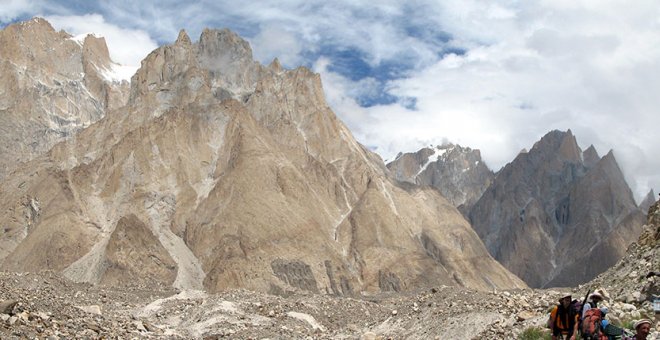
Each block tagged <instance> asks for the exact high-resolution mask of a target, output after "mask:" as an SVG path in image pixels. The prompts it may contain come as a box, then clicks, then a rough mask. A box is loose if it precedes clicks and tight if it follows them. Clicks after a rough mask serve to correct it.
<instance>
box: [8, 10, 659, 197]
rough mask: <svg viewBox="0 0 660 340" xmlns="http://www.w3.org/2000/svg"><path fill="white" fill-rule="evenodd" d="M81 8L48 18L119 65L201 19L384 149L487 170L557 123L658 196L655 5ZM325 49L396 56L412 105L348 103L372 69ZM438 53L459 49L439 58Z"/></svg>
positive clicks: (370, 81)
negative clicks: (452, 151) (350, 71)
mask: <svg viewBox="0 0 660 340" xmlns="http://www.w3.org/2000/svg"><path fill="white" fill-rule="evenodd" d="M0 1H2V0H0ZM5 1H7V0H5ZM9 1H10V4H12V6H8V7H6V8H3V9H0V19H2V18H7V17H10V16H15V15H17V14H15V13H19V12H21V11H24V10H23V8H27V7H25V6H23V5H25V4H31V5H33V6H37V5H38V4H41V5H40V6H42V7H43V6H44V5H43V4H45V2H41V1H37V0H34V1H28V2H19V1H15V0H9ZM35 4H37V5H35ZM94 6H95V8H96V9H97V10H96V11H95V12H98V13H102V14H103V17H101V16H94V15H91V16H89V15H88V16H78V17H74V16H66V17H59V18H60V20H59V21H58V22H53V24H54V26H56V27H58V28H65V29H67V30H69V31H71V33H74V34H77V33H84V32H89V31H95V32H98V33H99V34H101V35H104V36H105V37H106V39H107V40H108V45H109V48H110V51H111V53H113V58H114V59H115V60H116V61H119V62H121V63H129V64H130V63H135V62H136V61H139V59H141V58H143V57H144V56H146V54H147V53H148V52H149V51H150V50H151V49H152V48H154V47H155V43H154V42H153V40H154V39H155V40H157V41H161V42H166V41H174V39H176V33H177V32H178V30H179V29H180V28H185V29H186V30H187V31H188V32H189V33H190V35H191V37H192V38H193V39H195V38H196V37H197V36H199V33H200V32H201V30H202V29H203V28H204V27H218V28H222V27H229V28H230V29H233V30H235V31H238V32H239V33H241V34H242V35H243V36H244V37H245V38H246V39H247V40H249V41H250V42H251V44H252V48H253V50H254V53H255V57H256V58H257V59H258V60H260V61H261V62H263V63H269V62H270V61H271V60H272V59H273V58H274V57H279V59H280V61H281V62H282V63H283V64H284V65H285V66H286V67H296V66H298V65H300V64H307V65H314V69H315V70H316V71H317V72H320V73H321V74H322V78H323V82H324V88H325V89H326V94H327V96H328V102H329V103H330V104H331V105H332V107H333V108H334V109H335V111H336V113H337V114H338V115H339V116H340V118H341V119H342V120H344V121H345V122H346V123H347V125H348V126H349V127H350V128H351V129H352V131H353V132H354V134H355V136H356V137H357V138H358V140H359V141H360V142H362V143H363V144H365V145H368V146H372V147H377V151H378V152H379V153H380V154H381V155H382V156H383V157H384V158H391V157H392V156H393V155H395V154H396V153H397V152H399V151H416V150H417V149H419V148H421V147H422V146H425V145H428V144H429V143H434V144H440V143H442V141H443V140H449V141H451V142H454V143H460V144H463V145H466V146H470V147H474V148H480V149H481V150H482V155H483V157H484V158H485V160H486V161H487V162H488V164H489V166H491V167H492V168H494V169H498V168H499V167H501V166H503V165H504V164H505V163H506V162H508V161H510V160H511V159H512V158H513V157H514V156H515V154H516V153H517V152H518V151H519V150H521V149H523V148H527V149H529V148H530V147H531V146H532V145H533V143H534V142H535V141H536V140H538V139H539V138H540V137H541V136H543V135H544V134H545V133H547V132H548V131H549V130H551V129H560V130H566V129H569V128H570V129H571V130H572V131H573V133H574V134H575V135H576V136H577V138H578V141H579V142H580V144H581V146H582V147H583V148H586V147H587V146H588V145H589V144H594V146H596V148H597V149H598V151H599V153H600V154H601V155H603V154H605V153H607V152H608V151H609V150H610V149H614V150H615V155H616V157H617V159H618V160H619V163H620V165H621V167H622V169H623V170H624V172H625V174H626V176H627V178H628V181H629V183H630V185H631V186H632V187H633V190H634V191H635V193H636V195H637V196H638V197H639V196H641V195H643V194H645V193H646V191H647V190H648V189H649V188H651V187H652V188H655V189H656V192H658V191H660V171H658V169H660V160H659V158H658V157H657V156H655V153H657V151H656V150H655V149H656V146H657V145H658V144H660V134H657V133H654V131H653V127H655V126H659V125H660V115H658V114H657V109H656V108H658V107H660V96H658V95H657V94H658V93H660V76H658V75H660V35H659V34H658V33H657V32H659V31H660V3H658V2H657V1H656V0H638V1H635V2H633V3H631V2H625V1H619V0H605V1H603V0H536V1H507V0H501V1H486V0H442V1H434V0H428V1H425V0H422V1H414V2H410V1H395V0H386V1H381V2H378V4H375V5H374V3H373V2H368V1H366V0H357V1H355V0H351V1H348V0H338V1H331V2H328V1H300V0H285V1H252V2H246V3H244V4H241V6H236V5H235V3H233V2H230V1H224V0H222V1H208V0H201V1H199V2H195V3H193V4H189V3H185V2H180V1H174V0H163V1H161V2H159V3H158V4H154V3H151V2H140V1H133V0H130V1H129V0H117V1H112V2H99V3H97V4H96V5H94ZM94 6H93V7H94ZM37 7H38V6H37ZM65 7H66V6H65ZM69 10H70V11H72V12H74V13H75V11H74V10H73V9H71V8H70V9H69ZM52 11H53V10H51V12H52ZM63 11H64V10H63V9H60V10H59V12H58V13H60V14H62V13H63ZM46 12H48V11H46ZM10 13H12V14H10ZM65 14H67V13H65ZM68 14H70V13H68ZM78 14H80V13H78ZM76 18H77V19H76ZM104 18H105V20H104ZM48 19H49V20H51V21H53V19H52V17H49V18H48ZM69 19H70V20H69ZM125 27H130V29H127V28H125ZM146 32H148V34H147V33H146ZM132 34H135V36H132ZM113 37H116V38H113ZM150 37H153V39H152V38H150ZM328 46H331V47H332V48H334V49H335V51H337V50H349V51H354V52H355V51H357V52H359V53H357V54H356V55H359V56H361V57H363V58H364V62H366V63H368V64H369V65H371V66H378V65H379V63H382V62H387V63H394V64H397V63H398V64H403V65H405V67H404V70H406V73H405V74H404V75H400V76H401V77H404V78H400V79H394V78H391V79H389V80H386V81H387V83H386V84H385V88H386V89H388V90H389V91H390V94H391V95H395V96H398V97H399V98H406V99H405V100H408V101H409V100H410V98H413V99H414V100H415V103H416V106H415V107H416V110H410V109H406V108H405V107H404V106H403V105H401V104H399V103H395V104H392V105H378V106H373V107H369V108H364V107H360V106H359V105H358V104H357V101H356V100H355V97H356V96H372V95H373V91H374V90H375V89H378V88H381V87H382V84H379V83H378V81H383V79H382V77H381V78H379V79H378V81H376V80H374V78H373V75H371V76H372V78H365V79H362V80H360V81H359V82H354V81H351V80H350V79H348V78H346V77H342V76H341V75H339V74H337V73H333V72H331V71H330V70H332V69H333V68H332V67H329V65H331V64H332V63H333V61H336V60H332V58H333V57H335V56H332V55H326V56H324V55H322V53H324V52H326V50H327V48H328ZM448 48H453V49H455V50H456V51H465V53H457V54H446V51H447V49H448ZM120 54H124V55H123V56H121V55H120ZM319 54H321V56H320V58H319ZM310 58H313V59H310ZM129 60H132V61H129ZM403 100H404V99H402V101H403Z"/></svg>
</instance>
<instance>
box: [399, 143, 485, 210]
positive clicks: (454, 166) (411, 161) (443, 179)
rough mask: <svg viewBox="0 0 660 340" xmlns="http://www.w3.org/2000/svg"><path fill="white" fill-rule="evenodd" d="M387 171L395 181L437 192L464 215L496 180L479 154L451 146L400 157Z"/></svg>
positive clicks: (457, 146) (427, 149) (458, 146)
mask: <svg viewBox="0 0 660 340" xmlns="http://www.w3.org/2000/svg"><path fill="white" fill-rule="evenodd" d="M387 168H388V169H389V170H390V172H391V173H392V175H393V176H394V178H395V179H396V180H399V181H404V182H409V183H413V184H417V185H428V186H432V187H434V188H436V189H437V190H438V191H440V193H442V195H443V196H445V197H446V198H447V199H448V200H449V201H450V202H451V203H452V204H453V205H454V206H455V207H457V208H458V209H459V210H460V211H461V212H462V213H463V214H466V215H467V213H468V212H469V211H470V209H471V208H472V206H473V205H474V203H475V202H476V201H477V200H478V199H479V198H480V197H481V195H482V194H483V192H484V191H486V188H488V186H489V185H490V183H491V182H492V180H493V178H495V174H493V172H492V171H490V169H488V167H487V166H486V164H485V163H484V162H483V161H482V160H481V153H480V152H479V150H472V149H470V148H464V147H461V146H460V145H453V144H448V145H443V146H437V147H434V148H424V149H421V150H419V151H417V152H416V153H406V154H401V155H399V156H397V158H396V159H395V160H394V161H392V162H390V163H388V164H387Z"/></svg>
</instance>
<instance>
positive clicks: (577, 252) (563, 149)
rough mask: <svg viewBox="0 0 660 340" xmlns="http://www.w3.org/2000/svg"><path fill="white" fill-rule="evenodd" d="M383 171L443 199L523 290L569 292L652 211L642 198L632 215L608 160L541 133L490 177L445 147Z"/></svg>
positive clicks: (466, 155) (472, 156)
mask: <svg viewBox="0 0 660 340" xmlns="http://www.w3.org/2000/svg"><path fill="white" fill-rule="evenodd" d="M449 151H451V152H449ZM452 154H453V155H454V156H449V155H452ZM456 155H460V157H457V156H456ZM477 165H480V166H477ZM388 168H389V169H390V171H391V175H392V176H393V177H394V178H395V179H397V180H400V181H405V182H409V183H415V184H419V185H430V186H432V187H434V188H436V189H437V190H438V191H440V192H441V193H442V194H443V195H445V196H447V197H448V198H449V199H450V201H452V203H453V204H454V205H455V206H457V207H458V208H459V210H461V211H462V212H463V213H464V214H465V215H466V216H468V218H469V220H470V222H471V224H472V226H473V228H474V229H475V230H476V231H477V233H478V234H479V236H480V237H481V238H482V240H483V241H484V243H485V244H486V247H487V248H488V249H489V251H490V253H491V255H493V256H494V257H495V258H496V259H497V260H499V261H500V262H501V263H502V264H504V266H505V267H507V268H508V269H509V270H511V271H512V272H514V273H515V274H517V275H518V276H519V277H521V278H522V279H523V280H525V281H526V282H527V284H529V285H530V286H532V287H545V286H569V285H576V284H578V283H582V282H585V281H587V280H589V279H591V278H593V277H594V276H595V275H596V274H598V273H600V272H602V271H603V270H605V269H607V268H609V266H611V265H613V264H614V263H615V262H616V261H617V260H618V259H619V258H621V256H622V255H623V252H624V251H625V249H626V247H627V246H628V245H629V244H630V243H632V242H633V241H634V240H635V239H636V237H637V236H638V235H639V233H640V231H641V229H640V228H641V226H642V224H643V220H644V214H645V212H644V211H643V209H644V206H645V205H650V204H651V203H649V202H653V193H652V192H651V193H649V195H650V197H647V198H646V199H645V201H644V202H642V203H641V204H640V207H637V205H636V204H635V201H634V199H633V196H632V192H631V190H630V188H629V187H628V185H627V184H626V182H625V179H624V177H623V174H622V173H621V170H620V169H619V166H618V164H617V162H616V160H615V158H614V154H613V153H612V152H611V151H610V152H609V153H608V154H607V155H605V156H604V157H602V158H601V157H600V156H599V155H598V152H597V151H596V149H595V148H594V147H593V145H592V146H590V147H589V148H587V149H586V150H585V151H584V152H583V151H582V150H581V149H580V148H579V146H578V145H577V142H576V140H575V137H574V136H573V134H572V133H571V131H570V130H568V131H566V132H562V131H551V132H549V133H548V134H546V135H545V136H544V137H543V138H541V140H540V141H538V142H537V143H536V144H535V145H534V146H533V147H532V149H531V150H530V151H527V150H523V151H521V153H520V154H518V156H517V157H516V158H515V159H514V160H513V161H512V162H511V163H509V164H507V165H506V166H505V167H503V168H502V169H501V170H500V171H499V172H498V173H497V174H493V173H492V172H491V171H490V170H489V169H488V168H487V167H486V166H485V164H484V163H483V162H482V161H481V158H480V155H479V154H478V150H476V152H475V151H472V150H470V149H469V148H462V147H460V146H453V145H449V146H445V147H438V148H437V149H431V148H424V149H421V150H420V151H418V152H417V153H408V154H400V155H399V156H398V157H397V159H396V160H395V161H393V162H391V163H389V164H388ZM456 193H459V195H456ZM461 195H462V196H461ZM464 197H470V199H468V200H464ZM457 198H458V199H457ZM461 198H463V200H461ZM465 202H467V204H466V203H465ZM470 202H471V203H470ZM585 249H586V250H585Z"/></svg>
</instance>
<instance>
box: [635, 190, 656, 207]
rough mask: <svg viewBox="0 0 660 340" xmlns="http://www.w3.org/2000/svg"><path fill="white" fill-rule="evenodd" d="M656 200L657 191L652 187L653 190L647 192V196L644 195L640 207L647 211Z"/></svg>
mask: <svg viewBox="0 0 660 340" xmlns="http://www.w3.org/2000/svg"><path fill="white" fill-rule="evenodd" d="M656 201H657V200H656V198H655V192H654V191H653V189H651V190H650V191H649V193H648V194H646V196H645V197H644V199H643V200H642V202H640V203H639V209H641V210H642V212H644V213H647V212H648V211H649V208H651V206H652V205H653V204H654V203H655V202H656Z"/></svg>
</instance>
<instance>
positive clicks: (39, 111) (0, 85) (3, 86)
mask: <svg viewBox="0 0 660 340" xmlns="http://www.w3.org/2000/svg"><path fill="white" fill-rule="evenodd" d="M113 65H114V64H113V63H112V61H111V60H110V57H109V55H108V48H107V46H106V45H105V40H104V39H103V38H96V37H92V36H88V37H86V38H85V39H84V41H83V40H82V39H79V38H74V37H72V36H71V35H69V34H68V33H66V32H64V31H61V32H56V31H55V30H54V29H53V28H52V26H51V25H50V24H49V23H48V22H47V21H46V20H44V19H41V18H35V19H32V20H29V21H26V22H22V23H16V24H12V25H9V26H7V27H5V28H4V29H3V30H1V31H0V93H2V94H3V95H2V96H0V113H1V114H0V126H1V128H0V132H1V133H0V154H2V155H3V156H4V157H2V159H0V179H2V178H3V176H4V174H5V173H7V172H8V171H9V170H10V169H11V168H12V167H14V166H17V165H18V164H20V163H21V162H24V161H28V160H30V159H32V158H33V157H35V156H37V155H40V154H42V153H44V152H45V151H47V150H48V149H50V147H52V146H53V145H54V144H55V143H57V142H59V141H62V140H64V139H66V138H68V137H70V136H72V135H74V134H75V133H76V132H78V131H80V130H81V129H83V128H85V127H87V126H89V125H90V124H92V123H93V122H96V121H97V120H99V119H100V118H101V117H103V116H104V115H105V113H106V111H108V110H112V109H114V108H117V107H118V106H121V105H124V104H125V102H126V94H127V93H128V83H125V82H124V83H120V82H116V81H114V80H112V79H108V77H107V76H106V75H107V73H108V70H110V69H112V66H113ZM17 135H18V136H20V138H21V140H23V142H22V143H16V142H15V140H14V139H13V138H19V137H17Z"/></svg>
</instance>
